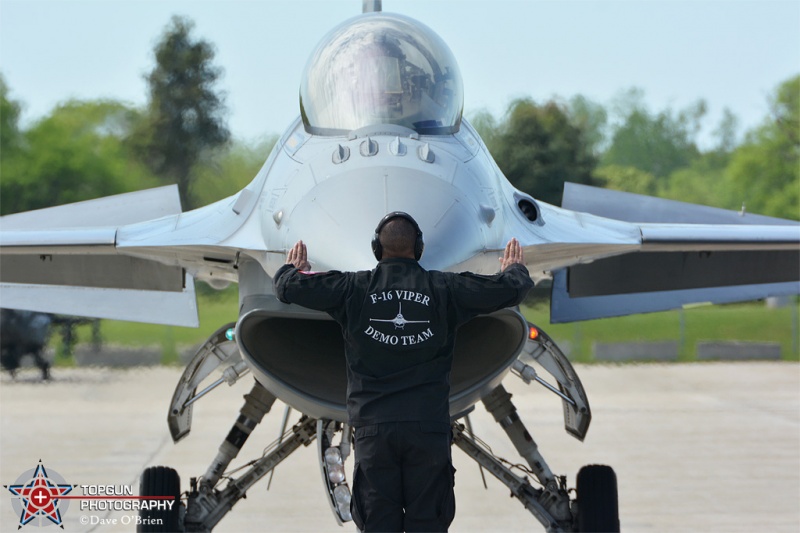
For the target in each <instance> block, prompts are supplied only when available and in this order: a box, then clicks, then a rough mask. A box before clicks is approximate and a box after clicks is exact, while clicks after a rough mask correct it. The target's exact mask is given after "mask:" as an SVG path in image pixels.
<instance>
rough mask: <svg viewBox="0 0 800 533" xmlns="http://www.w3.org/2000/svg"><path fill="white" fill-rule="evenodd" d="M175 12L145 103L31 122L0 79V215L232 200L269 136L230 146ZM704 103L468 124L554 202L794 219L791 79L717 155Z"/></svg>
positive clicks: (65, 109)
mask: <svg viewBox="0 0 800 533" xmlns="http://www.w3.org/2000/svg"><path fill="white" fill-rule="evenodd" d="M192 30H193V25H192V23H191V21H189V20H188V19H185V18H181V17H173V19H172V20H171V21H170V23H169V25H168V26H167V27H166V28H165V30H164V33H163V34H162V36H161V38H160V40H159V41H158V42H157V44H156V46H155V49H154V55H155V67H154V68H153V70H152V71H151V72H150V73H149V74H148V75H147V77H146V78H147V85H148V99H147V104H146V106H144V107H143V108H137V107H133V106H130V105H126V104H123V103H121V102H118V101H113V100H89V101H77V100H72V101H67V102H65V103H62V104H60V105H58V106H57V107H56V108H55V109H53V110H52V111H51V112H50V113H49V114H48V115H47V116H45V117H43V118H41V119H39V120H38V121H36V122H35V123H33V124H32V125H31V126H30V127H28V128H26V129H22V128H21V127H20V125H19V117H20V109H21V105H22V104H21V103H20V102H18V101H15V100H12V99H11V98H10V97H9V88H8V86H7V84H6V82H5V80H4V79H3V78H2V76H0V214H4V215H5V214H9V213H14V212H18V211H27V210H30V209H37V208H42V207H48V206H51V205H59V204H63V203H68V202H75V201H79V200H85V199H89V198H96V197H101V196H107V195H110V194H118V193H122V192H128V191H133V190H139V189H143V188H147V187H153V186H158V185H163V184H168V183H176V184H177V185H178V188H179V191H180V195H181V201H182V204H183V208H184V209H191V208H194V207H198V206H201V205H205V204H207V203H210V202H212V201H215V200H218V199H220V198H223V197H225V196H228V195H230V194H233V193H235V192H237V191H238V190H240V189H241V188H242V187H243V186H244V185H246V184H247V183H248V182H249V181H250V180H251V179H252V178H253V176H254V175H255V174H256V172H257V171H258V169H259V167H260V166H261V164H262V163H263V161H264V159H265V158H266V156H267V154H268V152H269V150H270V149H271V147H272V144H274V142H275V140H276V138H277V137H276V136H273V137H271V138H269V139H267V140H266V141H264V142H262V143H260V144H257V145H254V144H250V143H246V142H243V141H236V140H233V139H232V138H231V134H230V132H229V130H228V128H227V126H226V115H227V110H226V107H225V102H224V100H225V95H224V94H222V93H221V92H220V91H218V90H217V89H216V88H215V84H216V82H217V81H218V80H219V78H220V77H221V75H222V71H221V69H220V68H219V67H217V66H215V65H214V62H213V59H214V47H213V45H212V44H211V43H209V42H208V41H206V40H203V39H200V38H195V37H194V36H193V35H192ZM706 114H707V104H706V103H705V102H704V101H703V100H698V101H697V102H695V103H694V104H692V105H690V106H688V107H686V108H684V109H679V110H674V109H670V108H667V109H664V110H661V111H652V110H651V109H649V108H648V106H647V105H646V104H645V100H644V94H643V92H642V91H641V90H638V89H631V90H628V91H627V92H624V93H622V94H621V95H619V96H618V97H617V98H616V99H615V100H614V101H613V102H611V104H609V105H607V106H604V105H602V104H599V103H597V102H593V101H591V100H589V99H587V98H585V97H583V96H580V95H578V96H574V97H572V98H570V99H568V100H562V99H559V98H554V99H551V100H549V101H546V102H543V103H537V102H535V101H533V100H532V99H519V100H515V101H513V102H512V103H511V104H510V105H509V107H508V110H507V112H506V113H505V114H504V115H503V116H502V117H495V116H493V115H491V114H490V113H488V112H485V111H481V112H478V113H475V114H473V115H472V116H471V117H470V122H471V123H472V124H473V125H474V126H475V128H476V129H477V130H478V132H479V133H480V134H481V136H482V138H483V140H484V142H485V143H486V145H487V148H488V149H489V151H490V152H491V154H492V156H493V157H494V158H495V160H496V161H497V163H498V165H499V167H500V169H501V170H502V171H503V173H504V174H505V175H506V177H507V178H508V179H509V180H510V181H511V183H512V184H514V186H515V187H517V188H518V189H520V190H523V191H525V192H527V193H529V194H531V195H532V196H534V197H535V198H539V199H541V200H543V201H545V202H548V203H552V204H555V205H559V204H560V201H561V193H562V189H563V184H564V182H565V181H572V182H576V183H584V184H590V185H596V186H600V187H607V188H612V189H617V190H623V191H628V192H635V193H640V194H646V195H653V196H661V197H665V198H671V199H675V200H682V201H687V202H692V203H700V204H705V205H712V206H716V207H723V208H727V209H736V210H739V209H741V208H742V207H744V208H745V209H746V210H747V211H748V212H755V213H760V214H765V215H771V216H777V217H781V218H790V219H796V220H800V75H798V76H794V77H792V78H790V79H788V80H786V81H784V82H783V83H781V84H779V86H778V87H776V88H775V89H774V91H773V93H772V94H771V95H770V97H769V113H768V115H767V116H766V117H764V119H763V121H762V123H761V124H760V125H758V126H757V127H755V128H753V129H752V130H750V131H748V132H746V133H745V135H744V136H743V137H742V138H741V139H739V138H738V136H737V118H736V116H735V115H734V114H733V113H731V112H730V111H729V110H726V111H725V113H724V116H723V118H722V120H721V121H720V123H719V124H718V126H717V127H716V129H715V130H714V134H713V139H714V146H712V147H710V148H701V147H700V146H699V143H698V136H699V132H700V126H701V122H702V121H703V119H704V118H705V116H706Z"/></svg>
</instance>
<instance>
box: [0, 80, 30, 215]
mask: <svg viewBox="0 0 800 533" xmlns="http://www.w3.org/2000/svg"><path fill="white" fill-rule="evenodd" d="M8 92H9V89H8V85H6V80H5V78H4V77H3V76H2V75H0V210H1V209H2V195H3V193H4V192H10V191H7V190H3V187H2V184H3V182H4V181H14V180H17V179H18V174H19V172H20V155H21V153H22V151H23V149H24V138H23V135H22V132H21V131H20V129H19V116H20V111H21V105H20V103H19V102H17V101H15V100H11V99H10V98H9V96H8ZM0 212H4V211H0Z"/></svg>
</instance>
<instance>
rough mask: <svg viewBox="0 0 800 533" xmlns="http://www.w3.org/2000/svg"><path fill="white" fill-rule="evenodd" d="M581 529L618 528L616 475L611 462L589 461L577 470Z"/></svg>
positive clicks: (601, 531)
mask: <svg viewBox="0 0 800 533" xmlns="http://www.w3.org/2000/svg"><path fill="white" fill-rule="evenodd" d="M577 491H578V523H577V528H578V531H581V532H594V533H605V532H613V533H618V532H619V500H618V497H617V475H616V474H615V473H614V470H613V469H612V468H611V467H610V466H605V465H589V466H584V467H583V468H581V470H580V472H578V482H577Z"/></svg>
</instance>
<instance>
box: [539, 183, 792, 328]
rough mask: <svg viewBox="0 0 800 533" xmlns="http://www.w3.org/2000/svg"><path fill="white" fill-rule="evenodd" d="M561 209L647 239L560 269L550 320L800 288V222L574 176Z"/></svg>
mask: <svg viewBox="0 0 800 533" xmlns="http://www.w3.org/2000/svg"><path fill="white" fill-rule="evenodd" d="M563 207H564V208H566V209H569V210H572V209H575V210H576V211H579V212H580V213H581V215H579V216H580V217H584V220H599V221H601V227H603V224H607V223H606V222H604V221H607V220H609V219H613V220H615V221H616V222H618V223H623V224H626V225H628V227H632V228H635V231H636V232H638V233H639V243H638V245H637V246H635V247H632V249H631V250H630V251H629V252H624V251H620V253H617V254H615V255H609V256H606V257H600V256H596V257H594V258H587V257H581V258H578V259H579V260H576V261H575V262H574V263H573V264H571V265H565V268H562V269H559V270H556V271H555V272H554V274H553V290H552V298H551V321H552V322H571V321H577V320H588V319H592V318H602V317H610V316H622V315H627V314H634V313H643V312H651V311H661V310H666V309H675V308H679V307H681V306H683V305H686V304H690V303H700V302H709V303H726V302H732V301H742V300H752V299H759V298H765V297H768V296H779V295H786V294H798V293H800V224H798V223H796V222H793V221H788V220H782V219H775V218H770V217H763V216H759V215H743V214H740V213H737V212H734V211H727V210H723V209H717V208H711V207H705V206H697V205H693V204H687V203H683V202H676V201H672V200H664V199H659V198H651V197H647V196H642V195H635V194H631V193H624V192H618V191H610V190H606V189H598V188H595V187H588V186H585V185H575V184H567V186H566V187H565V193H564V201H563ZM554 209H555V208H554ZM545 216H547V213H545ZM590 216H596V217H600V218H599V219H590V218H585V217H590ZM606 217H608V218H606ZM586 231H587V234H588V235H589V237H587V240H592V239H594V240H597V235H595V233H596V231H595V230H594V229H593V228H592V227H591V226H590V225H587V226H586ZM523 244H525V243H523ZM536 248H537V246H531V247H530V249H528V248H527V247H526V252H527V253H530V254H535V253H536ZM526 259H527V254H526Z"/></svg>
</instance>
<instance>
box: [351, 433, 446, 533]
mask: <svg viewBox="0 0 800 533" xmlns="http://www.w3.org/2000/svg"><path fill="white" fill-rule="evenodd" d="M355 435H356V442H355V458H356V464H355V470H354V476H353V499H352V502H351V511H352V515H353V521H354V522H355V524H356V526H358V529H359V530H360V531H366V532H368V533H373V532H385V531H409V532H413V531H416V532H419V531H447V528H448V527H450V523H451V522H452V521H453V517H454V516H455V512H456V501H455V494H454V492H453V486H454V475H455V469H454V468H453V463H452V456H451V453H450V444H451V433H450V426H449V424H445V423H442V424H437V423H426V422H390V423H385V424H376V425H372V426H364V427H358V428H356V430H355Z"/></svg>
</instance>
